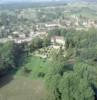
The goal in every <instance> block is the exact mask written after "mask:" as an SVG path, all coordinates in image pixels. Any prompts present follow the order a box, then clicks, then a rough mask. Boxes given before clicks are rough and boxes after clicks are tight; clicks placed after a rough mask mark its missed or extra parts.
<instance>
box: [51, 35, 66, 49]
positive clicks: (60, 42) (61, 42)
mask: <svg viewBox="0 0 97 100" xmlns="http://www.w3.org/2000/svg"><path fill="white" fill-rule="evenodd" d="M51 43H52V45H53V48H55V49H59V48H60V47H62V48H63V49H64V48H65V38H64V37H63V36H53V37H51Z"/></svg>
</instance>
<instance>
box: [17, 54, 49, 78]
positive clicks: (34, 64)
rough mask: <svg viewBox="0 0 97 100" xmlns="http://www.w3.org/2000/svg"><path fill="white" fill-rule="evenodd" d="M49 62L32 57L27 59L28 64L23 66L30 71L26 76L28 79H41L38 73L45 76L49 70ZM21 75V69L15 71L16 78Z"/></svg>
mask: <svg viewBox="0 0 97 100" xmlns="http://www.w3.org/2000/svg"><path fill="white" fill-rule="evenodd" d="M49 66H50V65H49V61H48V60H47V59H42V58H40V57H35V56H32V57H31V58H30V59H29V62H28V63H27V64H25V65H24V67H26V68H27V69H29V70H31V72H30V73H29V75H28V78H31V79H36V78H41V77H39V73H42V74H44V75H45V74H46V73H47V71H48V68H49ZM21 75H23V67H22V68H21V69H20V70H19V71H17V73H16V76H21Z"/></svg>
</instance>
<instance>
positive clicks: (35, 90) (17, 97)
mask: <svg viewBox="0 0 97 100" xmlns="http://www.w3.org/2000/svg"><path fill="white" fill-rule="evenodd" d="M8 79H9V80H10V76H7V77H5V78H3V80H2V83H3V82H4V84H5V81H6V80H8ZM4 84H3V85H4ZM45 93H46V91H45V88H44V82H43V81H42V80H31V79H28V78H26V77H14V78H13V79H12V80H10V81H9V82H7V83H6V84H5V85H4V86H2V87H0V100H44V97H45Z"/></svg>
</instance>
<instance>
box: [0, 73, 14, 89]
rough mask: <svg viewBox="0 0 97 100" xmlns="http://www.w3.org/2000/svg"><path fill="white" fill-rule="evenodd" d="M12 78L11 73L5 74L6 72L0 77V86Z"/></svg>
mask: <svg viewBox="0 0 97 100" xmlns="http://www.w3.org/2000/svg"><path fill="white" fill-rule="evenodd" d="M13 79H14V78H13V75H7V74H6V75H5V76H2V77H0V88H2V87H3V86H5V85H6V84H8V83H10V82H11V81H12V80H13Z"/></svg>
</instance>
